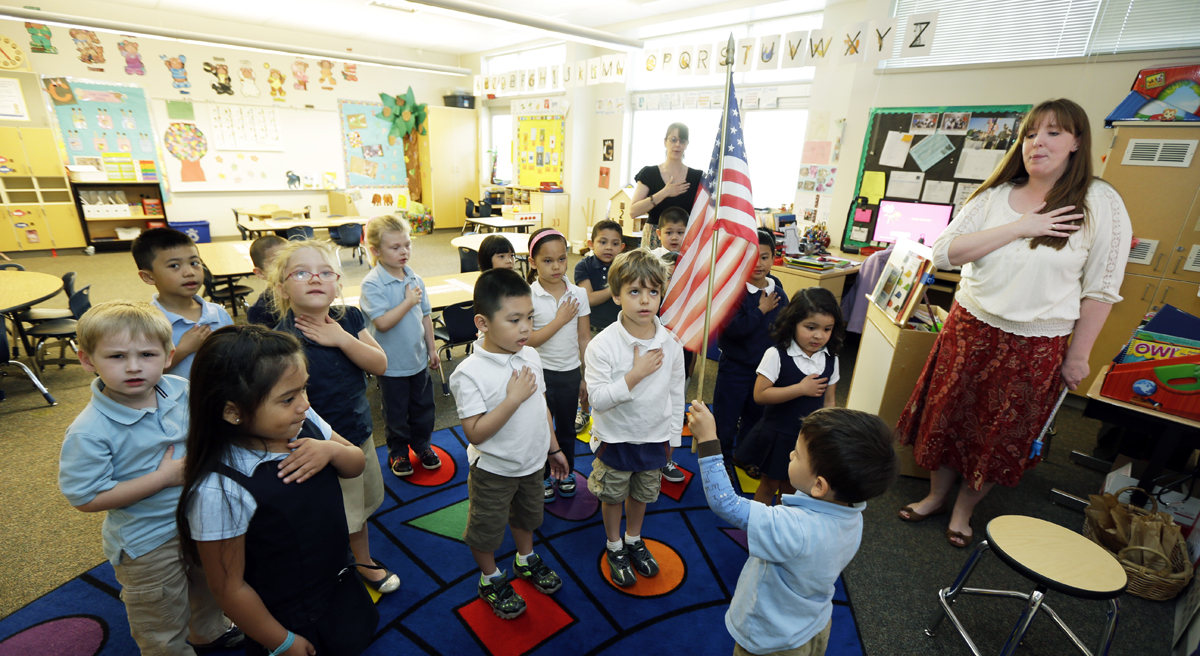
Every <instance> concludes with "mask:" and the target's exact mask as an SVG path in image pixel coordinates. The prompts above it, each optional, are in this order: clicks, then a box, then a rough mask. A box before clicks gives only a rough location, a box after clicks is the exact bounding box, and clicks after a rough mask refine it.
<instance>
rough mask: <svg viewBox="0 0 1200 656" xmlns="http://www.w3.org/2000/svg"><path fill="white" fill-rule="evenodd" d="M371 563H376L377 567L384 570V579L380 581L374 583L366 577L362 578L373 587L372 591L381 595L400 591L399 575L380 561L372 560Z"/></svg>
mask: <svg viewBox="0 0 1200 656" xmlns="http://www.w3.org/2000/svg"><path fill="white" fill-rule="evenodd" d="M371 562H373V563H375V566H376V567H379V568H382V569H383V578H381V579H379V580H378V581H372V580H371V579H369V578H367V577H365V576H364V577H362V580H363V582H364V583H366V584H367V585H369V586H371V589H372V590H374V591H376V592H378V593H379V594H388V593H389V592H395V591H396V590H399V589H400V576H399V575H398V574H396V573H395V572H393V571H392V570H390V569H388V568H387V565H384V564H383V563H381V562H379V560H378V559H375V558H372V559H371Z"/></svg>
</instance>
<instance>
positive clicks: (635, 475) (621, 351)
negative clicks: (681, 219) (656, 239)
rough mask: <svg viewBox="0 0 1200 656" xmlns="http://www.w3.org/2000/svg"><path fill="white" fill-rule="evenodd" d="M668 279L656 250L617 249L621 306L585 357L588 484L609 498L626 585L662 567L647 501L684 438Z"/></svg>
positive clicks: (615, 560)
mask: <svg viewBox="0 0 1200 656" xmlns="http://www.w3.org/2000/svg"><path fill="white" fill-rule="evenodd" d="M666 283H667V267H666V265H665V264H664V263H663V261H662V260H661V259H659V258H658V257H657V256H655V255H654V254H653V253H651V252H650V251H648V250H646V249H644V248H638V249H636V250H633V251H630V252H628V253H622V254H621V255H618V256H617V258H616V259H615V260H613V263H612V266H611V267H609V269H608V286H609V288H610V289H611V290H612V294H613V300H614V301H615V302H616V304H617V305H618V306H620V308H621V313H620V315H618V317H617V320H616V321H614V322H613V323H612V324H611V325H609V326H608V327H607V328H605V329H604V330H603V331H601V332H600V334H598V335H596V336H595V337H594V338H592V341H591V343H590V344H589V345H588V348H587V354H586V358H585V359H586V366H585V367H584V369H585V371H586V372H587V373H586V375H585V380H586V382H587V389H588V398H589V400H590V401H591V403H592V411H593V417H594V419H595V423H594V424H593V426H592V451H594V452H595V454H596V458H595V460H594V461H593V462H592V475H591V476H589V477H588V490H590V491H591V492H592V494H594V495H596V498H597V499H599V500H600V502H601V503H602V504H604V508H603V515H604V532H605V534H606V537H607V551H606V552H605V553H606V554H607V558H608V566H609V569H610V570H611V571H612V580H613V583H616V584H617V585H619V586H623V587H626V586H631V585H633V584H634V583H636V582H637V576H636V575H635V574H634V570H637V573H638V574H641V575H642V576H647V577H649V576H654V575H656V574H658V563H657V562H656V561H655V560H654V556H653V555H651V553H650V550H649V549H647V548H646V544H645V542H643V541H642V538H641V534H642V520H643V519H644V518H645V516H646V504H648V503H654V502H655V501H657V500H658V492H659V488H660V486H661V483H662V481H661V478H662V472H661V470H662V468H663V467H665V466H666V465H667V463H668V462H669V461H670V450H669V447H677V446H679V444H680V435H681V433H682V430H683V410H684V396H683V395H684V373H683V347H682V346H681V345H680V344H679V341H678V340H677V339H675V336H674V335H672V334H671V332H670V331H668V330H667V329H666V328H664V327H663V325H662V324H661V323H660V322H659V320H658V306H659V303H660V302H661V300H662V292H663V291H664V288H665V287H666ZM622 504H624V511H625V522H626V526H625V538H624V540H622V539H621V511H622ZM631 562H632V568H631V567H630V564H631Z"/></svg>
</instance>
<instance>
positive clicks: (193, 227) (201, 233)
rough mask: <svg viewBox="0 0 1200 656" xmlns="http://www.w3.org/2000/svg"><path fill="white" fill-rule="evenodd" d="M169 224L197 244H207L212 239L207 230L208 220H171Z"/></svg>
mask: <svg viewBox="0 0 1200 656" xmlns="http://www.w3.org/2000/svg"><path fill="white" fill-rule="evenodd" d="M169 225H170V226H171V227H172V228H174V229H176V230H178V231H180V232H182V233H184V234H185V235H187V236H188V237H191V238H192V241H194V242H196V243H197V244H207V243H208V242H210V241H212V236H211V235H210V234H209V232H208V221H178V222H177V221H171V222H170V223H169Z"/></svg>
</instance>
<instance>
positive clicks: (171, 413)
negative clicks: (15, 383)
mask: <svg viewBox="0 0 1200 656" xmlns="http://www.w3.org/2000/svg"><path fill="white" fill-rule="evenodd" d="M77 334H78V339H79V361H80V363H82V365H83V367H84V369H86V370H87V371H90V372H92V373H95V374H97V375H98V376H99V378H97V379H95V380H93V381H92V400H91V402H89V403H88V405H87V407H86V408H84V409H83V412H81V413H80V414H79V417H77V418H76V419H75V421H74V422H73V423H72V424H71V427H70V428H68V429H67V436H66V439H65V440H64V441H63V446H62V455H61V458H60V460H59V474H58V482H59V488H60V489H61V490H62V493H63V495H64V496H66V498H67V501H69V502H70V503H71V505H73V506H75V507H76V508H78V509H79V510H81V511H83V512H101V511H105V512H107V513H108V515H107V517H106V518H105V520H104V528H103V530H102V532H101V535H102V536H103V539H104V555H105V557H107V558H108V561H109V563H111V564H112V566H113V569H114V570H115V571H116V575H117V580H118V581H120V583H121V586H122V590H121V600H122V601H124V602H125V611H126V613H128V615H129V626H130V631H131V633H132V634H133V638H134V640H135V641H136V642H137V644H138V647H139V648H140V649H141V651H142V653H143V654H191V653H193V651H194V652H195V653H197V654H205V653H208V652H211V651H216V650H219V649H226V648H229V647H233V646H235V645H237V644H239V643H241V642H242V641H243V639H244V636H243V635H242V632H241V630H239V629H238V628H237V627H235V626H233V625H232V623H231V622H230V621H229V620H228V619H226V618H225V616H224V615H222V614H221V609H220V608H218V606H217V602H216V600H215V599H214V598H213V596H212V593H211V592H210V591H209V589H208V584H207V583H206V582H205V578H204V572H203V571H202V570H200V569H199V568H198V567H190V566H188V565H186V564H185V562H184V560H183V553H182V551H181V550H180V547H179V534H178V532H177V530H176V524H175V509H176V506H178V505H179V493H180V490H181V488H180V486H181V485H182V484H183V466H184V452H183V448H184V444H185V442H186V438H187V430H188V396H187V395H188V383H187V381H186V380H184V379H182V378H178V377H176V376H164V375H163V370H164V369H165V368H166V367H168V366H169V365H170V363H171V356H172V347H171V326H170V325H169V324H168V323H167V321H166V319H165V318H163V315H162V313H161V312H159V311H158V310H156V309H155V308H154V306H152V305H150V304H149V303H144V302H133V301H112V302H109V303H102V304H100V305H97V306H96V307H94V308H92V309H91V310H90V311H88V313H87V314H85V315H84V316H83V318H81V319H80V320H79V327H78V331H77Z"/></svg>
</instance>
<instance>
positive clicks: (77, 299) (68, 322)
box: [25, 285, 92, 372]
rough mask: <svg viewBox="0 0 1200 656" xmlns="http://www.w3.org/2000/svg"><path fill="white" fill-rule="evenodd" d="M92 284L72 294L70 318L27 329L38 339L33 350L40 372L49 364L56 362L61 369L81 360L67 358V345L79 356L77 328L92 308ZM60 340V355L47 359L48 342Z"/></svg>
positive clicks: (35, 363)
mask: <svg viewBox="0 0 1200 656" xmlns="http://www.w3.org/2000/svg"><path fill="white" fill-rule="evenodd" d="M91 294H92V286H91V285H88V286H87V287H84V288H83V289H81V290H79V291H77V292H75V293H74V294H72V295H71V299H70V300H69V301H68V303H67V304H68V305H70V306H71V318H70V319H52V320H50V321H46V322H43V323H39V324H38V325H36V326H34V327H33V328H30V329H29V330H27V331H25V334H26V335H28V336H29V337H33V338H35V339H37V347H36V348H34V351H33V363H34V365H35V366H37V370H38V371H39V372H42V371H45V370H46V365H47V364H56V365H58V367H59V368H60V369H61V368H63V367H65V366H66V365H68V364H77V363H78V362H79V360H72V359H69V358H67V347H68V346H70V347H71V350H72V351H74V352H75V353H76V356H78V353H79V346H78V345H77V344H76V343H75V330H76V329H77V328H78V326H79V318H80V317H82V316H83V313H84V312H87V311H88V310H90V309H91V308H92V296H91ZM50 340H56V341H57V342H58V357H57V358H55V359H53V360H47V359H46V342H48V341H50Z"/></svg>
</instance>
